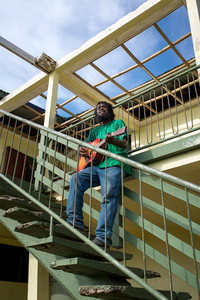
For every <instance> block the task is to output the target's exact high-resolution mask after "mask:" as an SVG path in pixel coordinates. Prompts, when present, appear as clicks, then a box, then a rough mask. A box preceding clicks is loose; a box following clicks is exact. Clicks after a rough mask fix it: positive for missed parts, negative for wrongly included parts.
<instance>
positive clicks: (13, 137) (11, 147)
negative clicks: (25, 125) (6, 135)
mask: <svg viewBox="0 0 200 300" xmlns="http://www.w3.org/2000/svg"><path fill="white" fill-rule="evenodd" d="M16 127H17V120H15V127H14V131H13V136H12V142H11V146H10V152H9V157H8V161H7V167H6V172H5V176H7V173H8V168H9V164H10V158H11V153H12V149H13V144H14V139H15V132H16Z"/></svg>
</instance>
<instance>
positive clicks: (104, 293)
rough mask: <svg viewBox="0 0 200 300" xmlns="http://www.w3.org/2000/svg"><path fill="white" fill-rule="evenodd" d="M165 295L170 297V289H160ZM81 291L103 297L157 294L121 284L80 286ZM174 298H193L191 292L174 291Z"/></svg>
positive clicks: (143, 299) (145, 298)
mask: <svg viewBox="0 0 200 300" xmlns="http://www.w3.org/2000/svg"><path fill="white" fill-rule="evenodd" d="M158 291H159V292H160V293H161V294H162V295H163V296H165V297H166V298H168V299H170V291H164V290H158ZM79 293H80V295H82V296H87V297H95V298H101V299H124V300H126V299H132V300H139V299H140V300H155V299H157V298H156V297H155V296H153V295H152V294H150V293H149V292H148V291H146V290H145V289H143V288H135V287H131V286H122V285H121V286H120V285H94V286H80V288H79ZM173 299H174V300H176V299H177V300H188V299H191V296H190V294H189V293H184V292H173Z"/></svg>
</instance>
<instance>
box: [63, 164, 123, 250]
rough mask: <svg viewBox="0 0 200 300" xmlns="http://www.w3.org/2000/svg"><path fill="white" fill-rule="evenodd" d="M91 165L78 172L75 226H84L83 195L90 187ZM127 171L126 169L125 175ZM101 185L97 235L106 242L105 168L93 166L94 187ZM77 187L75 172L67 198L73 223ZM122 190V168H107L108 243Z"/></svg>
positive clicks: (69, 218)
mask: <svg viewBox="0 0 200 300" xmlns="http://www.w3.org/2000/svg"><path fill="white" fill-rule="evenodd" d="M90 172H91V167H88V168H86V169H83V170H82V171H80V172H78V182H77V194H76V211H75V226H76V227H79V228H83V225H84V223H83V211H82V207H83V195H84V192H85V191H86V190H87V189H88V188H90ZM125 176H126V172H125V171H124V177H125ZM99 185H101V193H102V203H101V211H100V215H99V220H98V224H97V228H96V231H95V233H96V237H97V238H98V239H100V240H101V241H103V242H105V169H100V168H99V167H98V166H93V169H92V187H95V186H99ZM75 189H76V174H73V175H72V177H71V180H70V189H69V195H68V200H67V217H68V218H67V221H68V222H70V223H73V218H74V201H75ZM120 190H121V168H120V167H118V166H113V167H109V168H107V202H106V203H107V225H106V226H107V234H106V237H107V245H108V246H109V245H110V244H111V239H110V237H111V235H112V227H113V224H114V221H115V217H116V213H117V207H118V202H119V194H120Z"/></svg>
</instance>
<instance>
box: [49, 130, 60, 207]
mask: <svg viewBox="0 0 200 300" xmlns="http://www.w3.org/2000/svg"><path fill="white" fill-rule="evenodd" d="M57 144H58V136H57V135H56V141H55V144H54V155H53V167H52V172H51V186H50V193H49V206H48V207H49V209H50V208H51V198H52V190H53V178H54V170H55V162H56V151H57ZM52 146H53V140H52Z"/></svg>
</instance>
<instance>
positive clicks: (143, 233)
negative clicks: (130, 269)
mask: <svg viewBox="0 0 200 300" xmlns="http://www.w3.org/2000/svg"><path fill="white" fill-rule="evenodd" d="M139 189H140V213H141V223H142V240H143V262H144V281H145V282H147V276H146V272H147V267H146V264H147V262H146V241H145V231H144V207H143V197H142V171H141V170H139Z"/></svg>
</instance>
